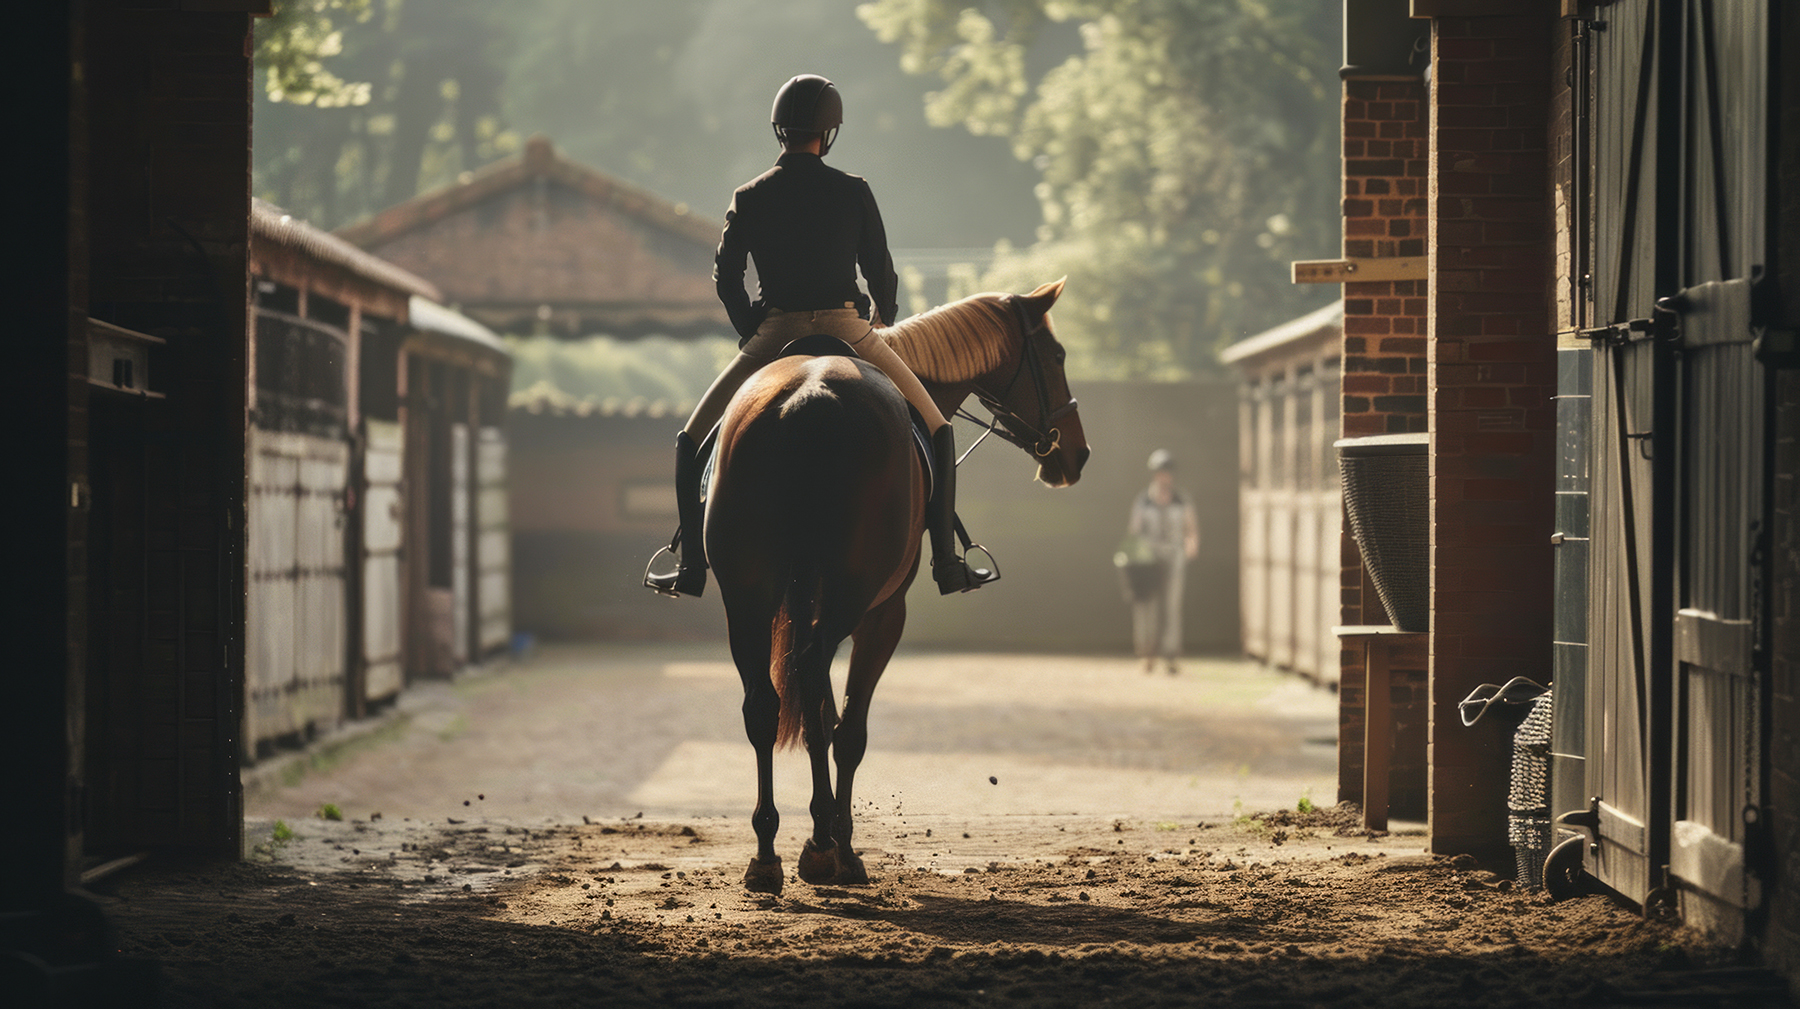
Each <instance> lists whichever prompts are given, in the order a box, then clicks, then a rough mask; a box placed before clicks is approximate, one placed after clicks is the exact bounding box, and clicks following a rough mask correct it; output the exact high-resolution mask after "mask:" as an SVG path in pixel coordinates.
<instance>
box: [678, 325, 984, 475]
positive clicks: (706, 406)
mask: <svg viewBox="0 0 1800 1009" xmlns="http://www.w3.org/2000/svg"><path fill="white" fill-rule="evenodd" d="M814 333H826V334H829V335H831V336H835V337H837V338H838V339H840V340H842V341H844V342H845V343H847V344H849V345H850V348H851V349H852V350H854V351H856V356H858V357H860V358H862V359H863V360H865V361H867V362H869V363H870V364H872V365H874V366H875V367H877V368H880V369H881V372H882V374H884V375H886V376H887V377H888V379H889V381H892V382H893V383H894V385H895V386H896V387H898V388H899V390H900V395H902V396H905V397H906V401H907V402H908V403H911V404H912V406H913V409H915V410H917V411H919V416H921V417H923V418H925V426H926V427H927V428H928V429H930V430H932V431H936V430H937V429H938V428H940V427H943V426H944V425H945V424H947V423H949V421H947V420H945V419H944V414H943V412H942V411H941V410H939V409H938V408H937V404H936V403H933V402H932V401H931V396H930V395H929V394H927V393H926V392H925V386H923V385H921V384H920V382H919V379H918V376H916V375H914V374H913V373H912V369H911V368H908V367H907V366H906V362H905V361H902V360H900V355H898V354H896V353H894V351H893V350H892V349H891V348H890V347H888V345H887V340H886V338H884V337H883V336H882V331H881V330H879V329H875V328H874V327H873V326H871V325H870V324H869V321H868V320H867V319H864V318H862V317H861V316H859V315H857V314H856V310H855V309H853V308H832V309H825V310H823V311H818V312H781V311H771V312H770V313H769V317H768V318H766V319H764V320H763V324H762V325H761V326H759V327H757V330H756V335H755V336H753V337H751V338H750V339H749V341H748V342H746V343H745V344H744V346H743V348H742V349H741V350H739V351H738V356H737V357H736V358H735V359H733V360H732V362H731V363H730V364H729V365H727V366H726V367H725V370H724V371H722V372H720V373H719V377H718V378H716V379H713V384H712V385H711V386H709V387H708V388H707V390H706V394H705V395H704V396H701V397H700V402H699V404H698V405H696V406H695V407H694V412H693V414H692V415H691V416H689V417H688V422H687V427H685V428H684V429H683V430H685V431H686V432H687V435H688V437H689V438H692V439H693V440H694V441H696V442H698V441H699V440H700V439H702V438H704V437H706V434H707V432H709V431H711V430H712V429H713V425H715V424H717V423H718V422H719V418H720V417H723V416H724V415H725V407H726V406H727V405H728V404H729V403H730V402H731V397H732V396H733V395H735V394H736V393H737V391H738V388H739V387H740V386H742V385H743V384H744V383H745V382H746V381H747V380H749V378H750V376H751V375H753V374H755V373H756V370H757V369H758V368H761V367H762V366H763V365H765V364H768V363H769V362H770V361H773V360H775V358H776V356H777V355H779V354H780V353H781V348H783V347H785V346H787V345H788V344H789V343H792V342H793V341H795V340H798V339H800V338H801V337H803V336H811V335H813V334H814Z"/></svg>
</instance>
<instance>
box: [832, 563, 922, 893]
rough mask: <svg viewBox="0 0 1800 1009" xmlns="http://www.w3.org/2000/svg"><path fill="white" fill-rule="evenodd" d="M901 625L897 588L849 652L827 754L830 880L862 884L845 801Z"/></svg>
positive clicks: (902, 601) (865, 874)
mask: <svg viewBox="0 0 1800 1009" xmlns="http://www.w3.org/2000/svg"><path fill="white" fill-rule="evenodd" d="M905 628H906V593H905V592H904V591H902V592H896V593H894V595H893V597H892V598H890V599H888V601H887V602H885V603H882V604H881V605H880V606H877V607H875V608H874V609H872V610H870V611H869V612H868V613H867V614H866V615H865V616H864V617H863V619H862V622H861V623H860V624H858V625H857V627H856V633H855V634H854V636H853V637H852V639H851V640H852V642H853V644H852V647H851V650H850V675H849V677H848V678H847V679H846V680H845V683H844V717H843V719H842V721H840V722H839V723H838V728H837V733H836V739H835V741H834V744H833V746H832V754H833V756H834V757H835V758H836V760H837V794H836V796H835V806H834V809H833V811H832V812H833V816H832V825H831V837H832V840H833V841H834V842H836V843H835V846H834V847H833V849H832V850H833V851H834V852H835V853H836V856H837V871H836V873H835V874H834V875H833V878H832V882H834V883H838V884H850V883H867V882H868V881H869V871H868V869H867V868H865V867H864V866H863V861H862V858H861V857H860V856H859V855H857V854H856V849H855V848H853V847H851V843H850V842H851V838H852V836H853V835H854V834H855V822H854V820H853V819H852V818H851V817H852V814H851V809H850V804H851V801H852V800H853V798H854V795H855V792H854V787H855V784H856V769H857V767H858V766H859V765H861V764H862V759H863V754H864V753H865V752H866V751H867V750H868V748H869V700H870V698H872V697H873V696H874V695H875V684H876V683H878V682H880V681H881V674H882V672H883V671H884V670H886V669H887V664H888V660H889V659H891V658H893V656H894V647H895V646H896V645H898V644H899V643H900V632H901V631H903V630H905Z"/></svg>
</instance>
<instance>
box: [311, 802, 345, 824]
mask: <svg viewBox="0 0 1800 1009" xmlns="http://www.w3.org/2000/svg"><path fill="white" fill-rule="evenodd" d="M313 815H314V816H317V817H318V818H319V819H321V820H342V819H343V818H344V811H343V810H341V809H339V808H338V807H337V803H335V802H324V803H320V804H319V809H318V812H316V813H314V814H313Z"/></svg>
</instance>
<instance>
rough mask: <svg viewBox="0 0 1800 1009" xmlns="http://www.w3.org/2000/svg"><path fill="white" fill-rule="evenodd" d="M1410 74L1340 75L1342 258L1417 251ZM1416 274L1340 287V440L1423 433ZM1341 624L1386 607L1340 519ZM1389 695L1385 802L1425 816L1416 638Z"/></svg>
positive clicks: (1343, 669)
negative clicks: (1390, 735)
mask: <svg viewBox="0 0 1800 1009" xmlns="http://www.w3.org/2000/svg"><path fill="white" fill-rule="evenodd" d="M1427 98H1428V96H1427V95H1426V92H1425V85H1424V83H1423V82H1422V81H1421V80H1419V79H1418V78H1416V77H1367V78H1364V77H1358V78H1352V79H1349V80H1346V81H1345V82H1344V203H1343V213H1344V255H1345V257H1347V258H1358V259H1362V258H1377V257H1379V258H1415V259H1422V258H1424V256H1425V253H1426V250H1425V239H1426V228H1427V220H1428V216H1427V213H1426V199H1425V189H1426V169H1427V165H1428V164H1429V162H1428V161H1427V150H1426V134H1427V127H1428V123H1429V116H1428V114H1427V111H1428V108H1429V105H1428V101H1427ZM1425 309H1426V284H1425V281H1424V280H1393V281H1361V282H1356V283H1349V284H1345V285H1344V347H1343V354H1344V356H1343V404H1342V411H1343V412H1342V417H1343V421H1342V425H1343V426H1342V435H1343V437H1346V438H1353V437H1358V436H1361V435H1371V434H1394V433H1403V432H1416V431H1424V430H1425V429H1426V428H1425V416H1426V414H1425V408H1426V394H1425V368H1426V356H1425V318H1426V311H1425ZM1343 530H1344V531H1343V534H1342V541H1341V543H1340V551H1341V558H1342V564H1341V567H1340V577H1341V582H1340V584H1341V588H1342V595H1341V609H1340V613H1339V616H1340V620H1339V622H1340V623H1343V624H1385V623H1387V622H1388V619H1387V614H1386V612H1384V611H1383V609H1382V606H1381V600H1380V599H1378V598H1376V596H1375V593H1374V589H1373V588H1372V587H1371V586H1369V585H1368V579H1367V577H1366V576H1365V575H1364V573H1363V565H1362V556H1361V555H1360V554H1359V553H1358V551H1357V549H1356V541H1355V540H1353V539H1351V537H1350V528H1349V523H1348V522H1345V523H1344V524H1343ZM1394 647H1395V650H1394V652H1393V655H1392V660H1391V661H1392V666H1391V669H1390V673H1389V676H1390V679H1389V691H1390V694H1391V696H1390V704H1391V706H1392V710H1393V726H1394V752H1393V758H1392V760H1393V762H1392V764H1391V765H1390V774H1389V781H1390V784H1389V786H1388V787H1389V809H1390V810H1391V812H1392V815H1393V816H1394V817H1396V818H1399V819H1422V818H1423V817H1424V815H1425V779H1426V769H1425V735H1426V733H1425V723H1426V719H1425V714H1426V710H1427V708H1426V694H1427V691H1426V672H1425V671H1426V661H1425V648H1424V646H1423V645H1401V646H1394ZM1339 662H1340V667H1339V668H1340V673H1339V684H1338V698H1339V704H1338V798H1339V799H1340V800H1348V801H1353V802H1360V801H1362V774H1363V710H1364V698H1363V652H1362V647H1361V646H1360V645H1352V646H1351V647H1348V648H1344V649H1342V650H1341V651H1340V654H1339Z"/></svg>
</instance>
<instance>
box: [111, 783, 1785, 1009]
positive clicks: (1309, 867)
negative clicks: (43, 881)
mask: <svg viewBox="0 0 1800 1009" xmlns="http://www.w3.org/2000/svg"><path fill="white" fill-rule="evenodd" d="M1356 822H1357V815H1356V813H1355V810H1354V808H1349V807H1346V808H1339V809H1334V810H1325V811H1322V812H1317V813H1314V814H1312V815H1310V816H1299V815H1295V814H1291V813H1286V814H1278V815H1276V816H1274V817H1272V818H1271V817H1247V818H1239V819H1234V820H1225V821H1220V822H1200V823H1173V822H1141V821H1125V820H1111V821H1108V820H1105V819H1096V818H1091V817H1085V818H1084V817H1077V816H1060V817H1058V816H1016V817H1006V816H998V817H996V816H978V817H972V818H966V819H961V820H958V819H956V818H953V817H935V816H934V817H919V816H916V815H911V814H907V813H905V812H904V811H901V810H895V809H878V808H869V809H867V810H865V811H864V816H863V819H862V833H861V835H859V848H860V849H861V850H862V852H863V855H864V858H865V860H866V862H867V864H868V866H869V869H870V874H871V876H872V880H873V881H872V882H871V883H870V884H869V885H867V886H845V887H813V886H810V885H808V884H805V883H802V882H799V881H798V880H796V879H794V878H793V877H792V867H793V861H794V856H795V854H797V850H798V847H799V840H800V833H799V831H800V828H798V827H797V825H792V824H790V826H789V827H788V829H787V830H786V831H784V834H783V840H784V845H783V849H782V850H783V852H784V858H785V860H786V863H787V867H788V870H789V881H788V883H787V885H786V887H785V890H784V892H783V894H782V895H781V896H767V895H757V894H751V893H748V892H747V891H745V890H744V888H743V886H742V885H741V877H742V873H743V867H744V865H745V863H746V861H747V859H748V857H749V853H750V851H751V850H752V848H753V845H754V841H753V838H752V836H751V833H750V830H749V824H748V822H747V819H745V818H742V817H740V818H736V819H733V818H722V817H721V818H704V819H696V820H693V821H688V822H647V821H644V820H640V819H623V820H614V821H610V822H606V823H600V822H589V823H582V822H573V823H538V824H522V823H516V822H506V821H502V820H485V819H473V818H471V819H469V820H466V821H461V822H459V820H458V819H457V818H446V819H440V820H436V821H432V822H423V821H414V820H407V819H403V820H391V819H386V818H383V819H381V820H375V821H372V822H371V821H366V820H365V821H353V820H352V821H341V822H332V821H325V820H317V819H315V820H311V821H307V822H303V823H298V824H295V825H292V826H291V828H290V830H291V831H292V836H291V837H290V838H288V839H286V840H278V839H276V838H275V837H274V836H273V832H274V825H273V823H272V822H270V821H253V822H250V823H248V824H247V825H246V827H247V829H248V830H249V831H250V832H251V833H252V834H253V835H254V836H256V837H259V838H261V839H262V840H261V841H260V843H259V846H258V848H257V850H256V852H255V853H254V855H253V857H252V858H251V859H250V860H248V861H246V862H243V863H239V864H235V865H230V866H224V867H207V868H194V869H182V868H179V867H164V868H157V869H146V868H140V869H137V870H131V871H128V872H126V873H124V874H121V875H119V876H115V877H112V878H110V879H108V880H103V881H102V882H101V883H100V884H99V885H98V889H99V890H100V891H101V892H102V896H103V899H104V900H106V901H107V903H108V908H107V909H108V913H109V914H110V916H111V917H112V919H113V921H114V922H115V923H116V925H117V927H118V929H119V932H120V948H121V950H122V951H123V952H124V953H125V954H126V955H128V956H132V957H137V958H148V959H154V960H156V961H159V962H160V963H161V965H162V966H161V973H162V976H163V979H164V983H165V1002H164V1004H166V1005H169V1006H181V1007H185V1006H196V1007H199V1006H207V1007H211V1006H255V1007H264V1009H266V1007H279V1006H445V1007H461V1006H539V1005H541V1006H569V1005H605V1006H748V1007H760V1006H771V1007H772V1006H784V1007H785V1006H792V1005H833V1006H913V1005H985V1004H1018V1005H1071V1006H1073V1005H1083V1006H1085V1005H1133V1006H1173V1005H1231V1006H1297V1007H1311V1006H1382V1007H1426V1006H1431V1007H1437V1006H1449V1005H1478V1006H1555V1005H1580V1006H1589V1007H1592V1006H1651V1005H1654V1006H1718V1007H1726V1006H1731V1007H1739V1006H1787V1005H1790V1004H1791V1003H1790V1002H1789V1001H1788V1000H1787V999H1786V997H1785V996H1784V995H1783V988H1782V985H1781V982H1780V981H1779V980H1778V979H1776V978H1773V977H1771V976H1769V975H1767V974H1765V973H1763V972H1760V971H1756V970H1750V969H1745V968H1739V967H1735V966H1733V965H1732V960H1731V957H1730V956H1728V955H1726V954H1724V953H1722V952H1720V951H1716V950H1709V949H1706V948H1705V947H1703V946H1700V945H1698V944H1697V943H1696V941H1695V940H1694V938H1693V937H1692V936H1690V935H1687V934H1685V933H1683V932H1681V931H1679V930H1678V929H1675V928H1673V927H1671V926H1669V925H1664V924H1658V923H1655V922H1649V921H1646V920H1644V919H1643V918H1642V917H1641V916H1639V915H1638V914H1637V913H1635V912H1634V911H1632V910H1630V909H1628V908H1626V907H1624V906H1622V905H1620V904H1618V903H1615V902H1613V901H1611V900H1609V899H1607V898H1605V897H1601V896H1588V897H1581V898H1576V899H1573V900H1568V901H1564V902H1561V903H1551V902H1549V901H1548V900H1547V899H1546V898H1544V897H1543V896H1541V895H1536V894H1527V893H1524V892H1521V891H1520V890H1519V889H1517V888H1516V887H1514V886H1513V885H1512V882H1511V881H1510V880H1508V879H1505V878H1502V877H1500V876H1496V875H1495V874H1493V873H1491V872H1488V871H1486V870H1484V869H1483V868H1481V867H1480V866H1477V865H1476V864H1474V862H1473V860H1471V859H1469V858H1468V857H1467V856H1460V857H1458V858H1456V859H1447V858H1442V857H1435V856H1430V855H1425V854H1421V853H1419V838H1418V837H1416V836H1415V837H1406V836H1368V835H1364V834H1362V833H1361V832H1359V831H1357V830H1356V829H1355V827H1354V824H1355V823H1356ZM789 849H792V850H789Z"/></svg>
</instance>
